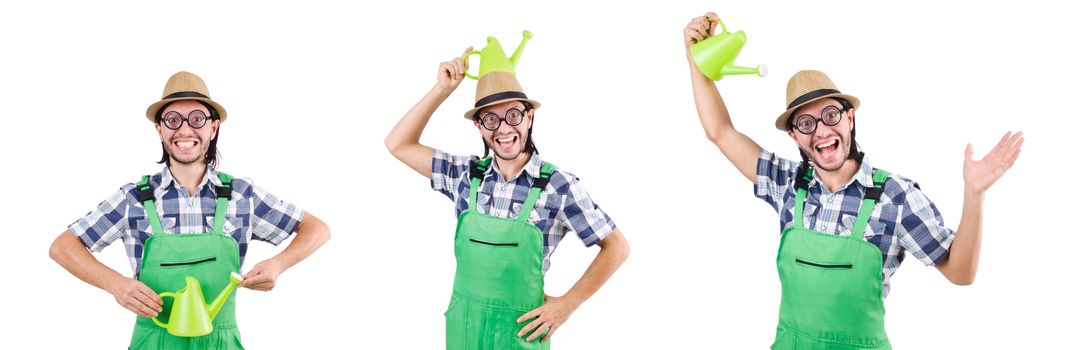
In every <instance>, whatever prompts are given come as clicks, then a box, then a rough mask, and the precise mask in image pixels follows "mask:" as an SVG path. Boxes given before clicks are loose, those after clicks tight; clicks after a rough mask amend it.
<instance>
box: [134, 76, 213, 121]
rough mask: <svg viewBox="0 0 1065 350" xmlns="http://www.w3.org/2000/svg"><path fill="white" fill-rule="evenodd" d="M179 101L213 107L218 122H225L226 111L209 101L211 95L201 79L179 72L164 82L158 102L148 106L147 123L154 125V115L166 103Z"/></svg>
mask: <svg viewBox="0 0 1065 350" xmlns="http://www.w3.org/2000/svg"><path fill="white" fill-rule="evenodd" d="M181 100H195V101H200V102H203V103H206V104H209V105H211V107H214V109H215V110H217V111H218V116H217V117H218V120H219V122H224V121H226V109H225V108H222V105H220V104H218V102H215V101H214V100H211V93H210V92H208V91H207V83H204V82H203V79H200V77H198V76H196V74H192V73H189V72H186V71H180V72H177V73H174V75H171V76H170V80H167V81H166V87H164V88H163V97H162V98H161V99H160V100H159V102H156V103H153V104H152V105H151V106H148V110H147V111H146V112H145V115H147V116H148V121H150V122H152V123H155V114H156V113H158V112H159V109H160V108H163V106H165V105H166V104H167V103H170V102H174V101H181Z"/></svg>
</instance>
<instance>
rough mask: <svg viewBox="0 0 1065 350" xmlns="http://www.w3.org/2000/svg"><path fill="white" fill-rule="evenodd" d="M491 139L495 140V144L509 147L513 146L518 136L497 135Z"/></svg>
mask: <svg viewBox="0 0 1065 350" xmlns="http://www.w3.org/2000/svg"><path fill="white" fill-rule="evenodd" d="M492 141H495V143H496V144H497V145H500V146H502V147H510V146H513V145H514V144H515V143H517V142H518V136H517V135H514V136H507V137H497V138H494V139H492Z"/></svg>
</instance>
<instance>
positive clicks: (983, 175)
mask: <svg viewBox="0 0 1065 350" xmlns="http://www.w3.org/2000/svg"><path fill="white" fill-rule="evenodd" d="M1023 134H1024V133H1023V132H1017V133H1013V132H1012V131H1011V132H1007V133H1006V135H1003V136H1002V139H1001V140H999V141H998V144H997V145H995V148H994V149H992V150H991V152H989V153H988V154H987V155H986V156H984V158H982V159H980V160H973V145H972V144H969V145H968V146H966V147H965V165H964V167H963V169H962V174H963V176H964V178H965V188H966V190H968V191H971V192H972V193H983V192H984V191H987V189H988V188H990V187H991V185H993V184H994V183H995V181H998V179H999V178H1001V177H1002V174H1005V173H1006V170H1009V168H1010V167H1011V166H1013V162H1014V161H1016V160H1017V156H1019V155H1020V154H1021V144H1023V143H1024V137H1022V135H1023Z"/></svg>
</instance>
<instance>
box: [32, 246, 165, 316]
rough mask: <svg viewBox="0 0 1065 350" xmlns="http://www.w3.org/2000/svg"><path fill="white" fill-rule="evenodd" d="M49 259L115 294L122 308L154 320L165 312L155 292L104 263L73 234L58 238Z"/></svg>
mask: <svg viewBox="0 0 1065 350" xmlns="http://www.w3.org/2000/svg"><path fill="white" fill-rule="evenodd" d="M48 256H49V257H51V258H52V260H55V262H56V263H58V264H59V265H60V266H62V267H63V268H64V269H66V270H67V271H69V272H70V273H71V274H72V275H74V276H75V277H77V278H79V279H81V280H82V281H85V283H88V284H91V285H93V286H95V287H96V288H100V289H103V290H105V291H107V292H108V293H111V295H112V296H114V297H115V301H116V302H118V303H119V304H120V305H122V307H125V308H126V309H129V310H130V311H133V312H134V313H136V314H138V315H140V316H144V317H154V316H158V315H159V312H160V311H163V300H162V299H161V298H159V295H157V294H155V291H152V289H151V288H148V286H147V285H145V284H144V283H141V281H138V280H135V279H132V278H129V277H126V276H122V274H120V273H118V272H116V271H115V270H112V269H111V268H109V267H107V266H106V265H104V264H102V263H100V261H99V260H96V257H93V256H92V254H90V253H89V251H88V250H87V249H85V246H84V245H82V243H81V240H80V239H78V237H77V236H74V233H73V232H71V231H70V230H66V231H65V232H63V233H61V234H60V235H59V237H56V239H55V241H53V242H52V246H51V248H49V249H48Z"/></svg>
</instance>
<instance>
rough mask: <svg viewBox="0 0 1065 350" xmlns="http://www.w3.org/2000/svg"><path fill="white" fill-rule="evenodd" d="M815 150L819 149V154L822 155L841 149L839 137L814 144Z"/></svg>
mask: <svg viewBox="0 0 1065 350" xmlns="http://www.w3.org/2000/svg"><path fill="white" fill-rule="evenodd" d="M814 150H815V151H817V154H818V155H820V156H821V157H824V156H827V155H829V154H833V153H835V152H836V151H837V150H839V139H837V138H833V139H832V140H831V141H827V142H822V143H821V144H819V145H816V146H814Z"/></svg>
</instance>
